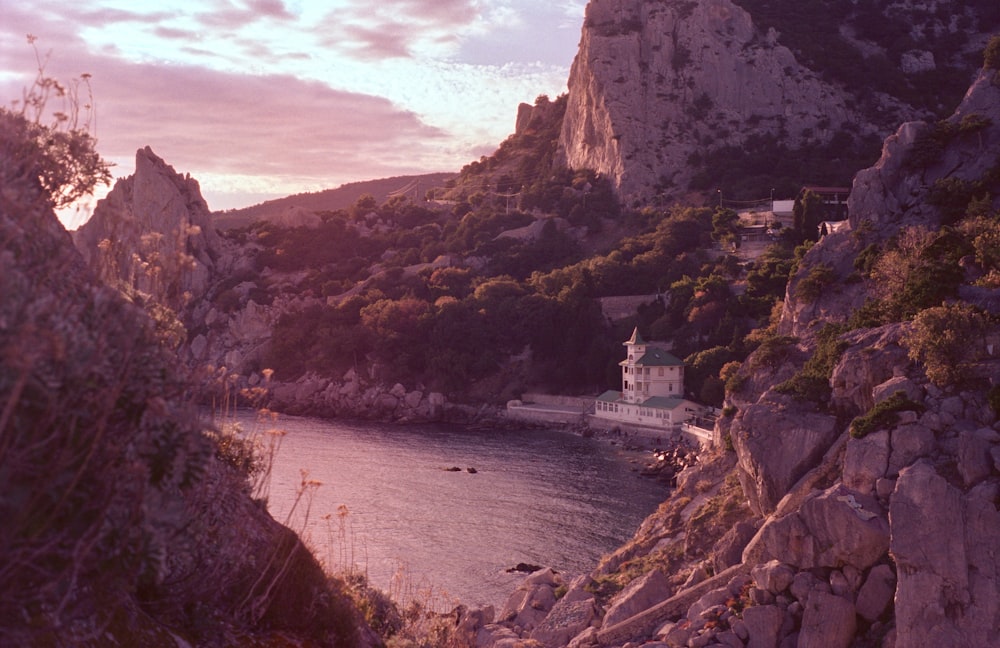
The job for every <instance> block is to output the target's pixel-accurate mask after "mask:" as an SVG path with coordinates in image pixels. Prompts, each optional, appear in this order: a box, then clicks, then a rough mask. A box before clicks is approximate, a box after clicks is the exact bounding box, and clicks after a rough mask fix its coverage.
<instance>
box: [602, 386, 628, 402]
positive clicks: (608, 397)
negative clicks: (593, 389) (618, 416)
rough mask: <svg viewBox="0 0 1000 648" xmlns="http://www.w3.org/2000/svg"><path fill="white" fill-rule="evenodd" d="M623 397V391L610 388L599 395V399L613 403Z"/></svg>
mask: <svg viewBox="0 0 1000 648" xmlns="http://www.w3.org/2000/svg"><path fill="white" fill-rule="evenodd" d="M621 397H622V393H621V392H620V391H615V390H613V389H609V390H608V391H606V392H604V393H603V394H601V395H600V396H598V397H597V400H599V401H604V402H605V403H613V402H615V401H616V400H620V399H621Z"/></svg>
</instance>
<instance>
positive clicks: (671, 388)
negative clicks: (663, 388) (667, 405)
mask: <svg viewBox="0 0 1000 648" xmlns="http://www.w3.org/2000/svg"><path fill="white" fill-rule="evenodd" d="M670 391H674V384H673V383H670Z"/></svg>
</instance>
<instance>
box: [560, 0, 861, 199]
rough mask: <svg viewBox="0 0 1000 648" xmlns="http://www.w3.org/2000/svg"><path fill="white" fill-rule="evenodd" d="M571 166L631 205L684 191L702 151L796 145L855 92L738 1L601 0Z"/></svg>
mask: <svg viewBox="0 0 1000 648" xmlns="http://www.w3.org/2000/svg"><path fill="white" fill-rule="evenodd" d="M569 89H570V91H569V105H568V107H567V110H566V118H565V120H564V122H563V130H562V136H561V141H560V143H561V149H560V152H561V154H562V160H561V161H562V162H564V163H565V164H566V165H567V166H569V167H571V168H593V169H595V170H597V171H599V172H601V173H604V174H607V175H609V176H610V177H611V178H613V180H614V184H615V185H616V186H617V188H618V191H619V194H620V195H621V197H622V198H623V199H624V200H625V201H629V202H630V201H632V200H635V199H646V198H649V197H651V196H653V195H655V194H658V193H667V194H671V193H674V194H675V193H677V192H678V191H679V190H683V189H684V188H685V187H686V186H687V183H688V182H689V181H690V180H691V177H692V174H693V172H694V171H695V170H696V169H695V168H694V167H693V166H692V165H689V164H688V159H689V157H690V156H691V155H692V154H694V153H695V152H696V151H703V150H706V149H708V148H717V147H720V146H741V145H742V144H744V143H745V142H746V141H747V140H748V139H749V138H751V137H754V136H760V135H777V136H781V137H783V138H785V139H786V140H787V141H788V143H789V144H790V145H791V146H793V147H794V146H795V145H797V144H800V143H801V142H803V141H804V140H806V139H808V138H810V137H814V136H819V137H820V138H822V137H824V136H826V137H829V136H830V133H832V131H830V130H829V128H827V130H826V131H825V132H824V130H823V129H822V128H820V129H817V125H818V124H826V125H827V127H829V126H830V125H837V126H839V125H840V124H841V123H844V122H848V123H851V124H855V125H856V127H857V128H858V130H859V131H861V132H863V133H864V132H869V133H870V132H875V131H876V130H877V129H876V127H875V125H873V124H870V123H868V122H867V121H866V120H864V119H863V118H862V117H861V116H860V115H859V114H858V113H857V112H855V111H853V110H852V109H851V108H850V106H849V105H848V97H847V94H846V93H845V92H844V91H843V90H842V89H838V88H836V87H834V86H832V85H830V84H829V83H826V82H824V81H822V80H820V79H819V78H818V77H817V76H816V75H815V74H813V73H812V72H811V71H810V70H808V69H806V68H804V67H803V66H801V65H800V64H799V63H798V62H797V61H796V60H795V56H794V55H793V54H792V52H791V51H789V49H788V48H786V47H784V46H782V45H781V44H779V42H778V37H777V34H776V33H775V32H774V31H773V30H772V31H769V32H767V33H764V34H762V33H761V32H760V31H759V30H758V29H757V28H756V27H755V25H754V23H753V21H752V19H751V17H750V14H748V13H747V12H746V11H744V10H743V9H741V8H740V7H738V6H737V5H735V4H733V3H732V2H731V1H730V0H707V1H705V2H656V3H653V2H643V1H642V0H593V1H592V2H591V3H590V4H589V5H588V6H587V15H586V22H585V23H584V28H583V36H582V40H581V43H580V52H579V54H577V56H576V59H575V61H574V62H573V67H572V70H571V71H570V78H569Z"/></svg>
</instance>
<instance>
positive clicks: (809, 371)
mask: <svg viewBox="0 0 1000 648" xmlns="http://www.w3.org/2000/svg"><path fill="white" fill-rule="evenodd" d="M847 330H848V328H847V326H846V325H843V324H826V325H825V326H824V327H823V328H822V329H820V330H819V332H818V333H817V334H816V348H815V349H814V350H813V354H812V356H811V357H810V358H809V359H808V360H806V362H805V364H804V365H802V369H801V370H799V371H798V373H796V374H795V375H794V376H792V377H791V378H789V379H788V380H786V381H785V382H783V383H781V384H780V385H777V386H776V387H775V391H777V392H779V393H782V394H790V395H792V396H795V397H796V398H798V399H800V400H804V401H810V402H813V403H817V404H819V405H825V404H826V403H827V401H829V400H830V377H831V376H832V375H833V370H834V368H835V367H836V366H837V362H838V361H839V360H840V356H841V355H842V354H843V352H844V350H845V349H846V348H847V342H845V341H843V340H841V339H840V336H841V335H842V334H843V333H845V332H846V331H847Z"/></svg>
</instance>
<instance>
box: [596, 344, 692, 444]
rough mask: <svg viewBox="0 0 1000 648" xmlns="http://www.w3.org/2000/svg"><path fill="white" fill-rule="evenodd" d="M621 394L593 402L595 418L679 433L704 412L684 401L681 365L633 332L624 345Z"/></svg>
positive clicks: (612, 391) (608, 394)
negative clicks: (687, 422) (676, 430)
mask: <svg viewBox="0 0 1000 648" xmlns="http://www.w3.org/2000/svg"><path fill="white" fill-rule="evenodd" d="M624 345H625V348H626V356H625V359H624V360H622V361H621V363H619V364H620V365H621V368H622V389H621V391H615V390H610V391H606V392H604V393H603V394H601V395H600V396H598V397H597V400H596V401H595V402H594V417H596V418H598V419H605V420H608V421H615V422H618V423H625V424H630V425H640V426H645V427H657V428H661V429H669V430H674V429H679V428H680V426H681V424H683V423H684V422H685V421H687V420H688V419H691V418H693V417H695V416H697V415H698V414H700V413H701V412H702V410H704V408H703V407H701V406H700V405H698V404H696V403H694V402H692V401H689V400H686V399H685V398H684V363H683V362H682V361H681V360H678V359H677V358H676V357H674V356H673V355H671V354H670V353H669V352H667V350H666V349H664V348H662V347H661V346H658V345H656V344H650V343H648V342H646V341H645V340H643V338H642V336H641V335H640V334H639V329H638V328H636V329H635V330H634V331H633V332H632V337H631V338H629V339H628V340H627V341H626V342H625V343H624Z"/></svg>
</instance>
